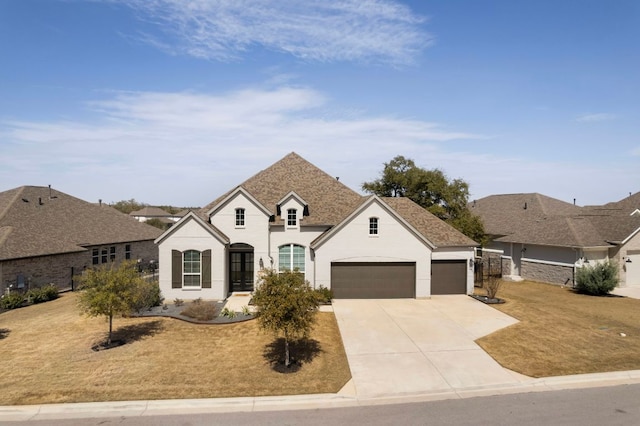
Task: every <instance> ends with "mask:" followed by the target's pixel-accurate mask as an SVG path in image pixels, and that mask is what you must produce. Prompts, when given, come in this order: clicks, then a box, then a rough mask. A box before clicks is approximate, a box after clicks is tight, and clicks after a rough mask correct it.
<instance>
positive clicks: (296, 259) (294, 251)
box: [278, 244, 305, 274]
mask: <svg viewBox="0 0 640 426" xmlns="http://www.w3.org/2000/svg"><path fill="white" fill-rule="evenodd" d="M304 257H305V256H304V247H303V246H299V245H297V244H287V245H284V246H280V249H279V251H278V269H279V270H280V271H293V270H295V269H296V268H297V269H298V271H299V272H301V273H303V274H304Z"/></svg>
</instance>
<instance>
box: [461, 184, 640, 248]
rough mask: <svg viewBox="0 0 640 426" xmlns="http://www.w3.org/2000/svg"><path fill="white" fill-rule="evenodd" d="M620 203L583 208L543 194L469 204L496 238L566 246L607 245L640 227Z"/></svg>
mask: <svg viewBox="0 0 640 426" xmlns="http://www.w3.org/2000/svg"><path fill="white" fill-rule="evenodd" d="M615 204H616V203H609V204H607V205H605V206H589V207H580V206H576V205H573V204H571V203H566V202H564V201H561V200H557V199H554V198H551V197H547V196H545V195H542V194H537V193H530V194H501V195H491V196H488V197H485V198H482V199H479V200H476V201H474V202H472V203H470V204H469V206H470V208H471V211H472V212H473V213H475V214H477V215H478V216H480V218H481V219H482V221H483V223H484V227H485V231H486V232H487V233H488V234H489V235H493V236H494V237H495V240H496V241H501V242H513V243H529V244H540V245H552V246H566V247H604V246H608V245H609V244H610V243H612V242H620V241H622V240H624V239H625V238H626V237H627V236H629V235H630V234H631V233H632V232H634V231H635V230H637V229H638V228H639V227H640V217H631V216H629V215H628V214H626V215H622V214H620V212H621V211H622V210H621V209H620V208H617V205H615Z"/></svg>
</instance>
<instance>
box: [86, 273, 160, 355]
mask: <svg viewBox="0 0 640 426" xmlns="http://www.w3.org/2000/svg"><path fill="white" fill-rule="evenodd" d="M78 281H79V283H80V287H79V288H80V290H81V292H80V295H79V297H78V305H79V307H80V309H81V311H82V313H84V314H86V315H88V316H90V317H98V316H103V315H104V316H105V317H107V319H108V320H109V334H108V337H107V342H106V347H110V346H111V336H112V332H113V317H114V315H124V314H128V313H130V312H132V311H134V310H141V309H143V308H144V307H151V306H152V303H154V302H152V301H153V300H154V297H150V296H149V294H150V293H153V292H152V291H151V290H150V289H149V284H148V283H147V282H146V281H145V280H144V279H143V278H142V277H141V276H140V274H139V273H138V272H137V270H136V263H135V262H133V261H126V262H122V263H121V264H120V266H118V267H116V266H115V265H114V264H110V265H108V266H107V265H103V266H102V267H100V268H96V269H87V270H86V271H85V272H84V274H83V275H81V276H79V277H78ZM143 305H144V306H143Z"/></svg>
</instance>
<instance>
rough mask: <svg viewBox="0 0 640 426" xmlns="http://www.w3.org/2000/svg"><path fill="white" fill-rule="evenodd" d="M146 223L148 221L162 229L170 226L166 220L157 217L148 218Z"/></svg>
mask: <svg viewBox="0 0 640 426" xmlns="http://www.w3.org/2000/svg"><path fill="white" fill-rule="evenodd" d="M144 223H146V224H147V225H151V226H155V227H156V228H158V229H162V230H163V231H164V230H167V229H168V228H169V224H168V223H165V222H163V221H161V220H160V219H158V218H155V217H154V218H151V219H148V220H146V221H145V222H144Z"/></svg>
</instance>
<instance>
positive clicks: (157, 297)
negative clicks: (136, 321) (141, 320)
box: [131, 281, 164, 312]
mask: <svg viewBox="0 0 640 426" xmlns="http://www.w3.org/2000/svg"><path fill="white" fill-rule="evenodd" d="M162 302H164V297H162V292H161V291H160V286H159V285H158V282H157V281H143V282H140V283H139V284H138V286H136V288H135V294H134V296H133V298H132V300H131V309H132V311H134V312H140V311H142V310H143V309H147V308H152V307H154V306H160V305H162Z"/></svg>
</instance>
